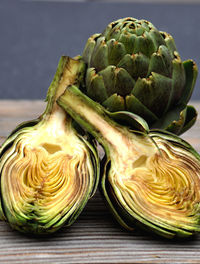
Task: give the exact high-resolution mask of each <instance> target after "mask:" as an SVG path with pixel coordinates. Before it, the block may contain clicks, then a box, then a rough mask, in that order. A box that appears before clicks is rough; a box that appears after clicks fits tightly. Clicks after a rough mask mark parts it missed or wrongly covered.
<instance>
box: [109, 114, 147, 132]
mask: <svg viewBox="0 0 200 264" xmlns="http://www.w3.org/2000/svg"><path fill="white" fill-rule="evenodd" d="M107 114H108V115H109V116H110V117H111V118H112V119H113V120H115V121H116V122H117V123H120V124H121V125H125V126H129V127H130V129H133V130H139V131H142V132H144V133H148V132H149V126H148V124H147V122H146V121H145V120H144V119H143V118H142V117H140V116H138V115H136V114H133V113H131V112H127V111H119V112H114V113H109V112H108V113H107Z"/></svg>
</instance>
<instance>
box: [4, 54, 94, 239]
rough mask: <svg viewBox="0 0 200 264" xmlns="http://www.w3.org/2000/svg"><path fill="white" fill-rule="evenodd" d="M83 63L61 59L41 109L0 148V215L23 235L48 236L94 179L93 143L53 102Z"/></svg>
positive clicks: (69, 216)
mask: <svg viewBox="0 0 200 264" xmlns="http://www.w3.org/2000/svg"><path fill="white" fill-rule="evenodd" d="M84 67H85V66H84V63H83V62H81V60H80V59H79V58H75V59H71V58H69V57H62V58H61V60H60V62H59V65H58V69H57V72H56V74H55V77H54V79H53V81H52V83H51V85H50V88H49V91H48V95H47V101H48V103H47V107H46V110H45V112H44V113H43V114H42V115H41V116H40V117H39V118H38V119H37V120H33V121H29V122H25V123H23V124H21V125H19V126H18V127H17V128H16V129H15V130H14V131H13V132H12V133H11V135H10V136H9V137H8V138H7V140H6V141H5V143H4V144H3V145H2V147H1V150H0V177H1V210H0V216H1V219H4V220H6V221H8V223H9V224H10V225H11V227H12V228H14V229H16V230H19V231H21V232H25V233H33V234H38V235H39V234H48V233H52V232H54V231H56V230H58V229H59V228H60V227H62V226H63V225H67V226H69V225H71V224H72V223H73V222H74V221H75V219H76V218H77V217H78V215H79V214H80V212H81V211H82V209H83V207H84V206H85V204H86V203H87V201H88V199H89V198H90V196H91V195H92V193H93V192H94V191H95V188H96V185H97V183H98V170H99V169H98V168H99V163H98V157H97V153H96V150H95V147H94V146H92V145H91V143H90V142H89V141H87V138H86V137H83V136H81V135H80V134H79V133H78V132H77V131H76V130H75V129H74V127H73V124H72V120H71V118H70V116H68V115H66V113H65V112H64V111H63V110H62V109H61V108H60V107H59V106H58V105H57V103H56V99H57V98H58V96H59V95H60V94H61V93H63V92H64V90H65V88H66V87H67V86H68V85H70V84H73V83H78V82H79V81H81V79H82V73H83V72H84Z"/></svg>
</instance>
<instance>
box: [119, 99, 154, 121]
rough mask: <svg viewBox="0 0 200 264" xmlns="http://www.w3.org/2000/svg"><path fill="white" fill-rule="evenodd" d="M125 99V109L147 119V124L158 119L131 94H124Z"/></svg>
mask: <svg viewBox="0 0 200 264" xmlns="http://www.w3.org/2000/svg"><path fill="white" fill-rule="evenodd" d="M125 100H126V109H127V111H128V112H132V113H135V114H136V115H139V116H141V117H142V118H144V119H145V120H146V121H148V124H149V125H151V124H152V123H154V122H155V121H158V117H157V116H156V115H155V114H154V113H152V112H151V111H150V110H149V109H148V108H147V107H146V106H145V105H143V104H142V103H141V102H140V101H139V100H138V98H137V97H135V96H134V95H133V94H131V95H128V96H126V98H125ZM116 111H117V109H116Z"/></svg>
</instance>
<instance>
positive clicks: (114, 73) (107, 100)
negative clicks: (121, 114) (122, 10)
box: [83, 17, 197, 134]
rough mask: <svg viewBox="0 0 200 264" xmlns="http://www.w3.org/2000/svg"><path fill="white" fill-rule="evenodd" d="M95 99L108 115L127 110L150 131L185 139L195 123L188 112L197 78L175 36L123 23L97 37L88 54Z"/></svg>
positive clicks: (90, 91)
mask: <svg viewBox="0 0 200 264" xmlns="http://www.w3.org/2000/svg"><path fill="white" fill-rule="evenodd" d="M83 60H84V61H85V62H86V63H87V64H88V70H87V75H86V89H85V90H83V91H84V93H86V94H87V95H88V96H89V97H90V98H92V99H93V100H96V101H97V102H99V103H101V104H102V105H103V106H104V107H105V108H106V109H108V110H109V111H112V112H115V111H121V110H126V111H129V112H132V113H135V114H138V115H139V116H141V117H143V118H144V119H145V120H146V121H147V123H148V125H149V126H150V127H151V128H163V129H166V130H168V131H171V132H173V133H175V134H181V133H183V132H185V131H186V130H187V129H189V128H190V127H191V126H192V125H193V124H194V122H195V121H196V116H197V112H196V110H195V109H194V107H192V106H187V103H188V101H189V99H190V97H191V94H192V91H193V88H194V85H195V81H196V78H197V66H196V64H195V62H194V61H192V60H187V61H184V62H182V61H181V58H180V56H179V54H178V52H177V49H176V46H175V43H174V40H173V38H172V36H171V35H170V34H168V33H166V32H161V31H159V30H157V29H156V28H155V27H154V25H153V24H152V23H150V22H149V21H146V20H137V19H135V18H131V17H128V18H123V19H119V20H117V21H114V22H112V23H110V24H109V25H108V26H107V27H106V29H105V30H104V31H103V33H102V34H94V35H92V36H91V37H90V38H89V39H88V41H87V44H86V46H85V49H84V51H83Z"/></svg>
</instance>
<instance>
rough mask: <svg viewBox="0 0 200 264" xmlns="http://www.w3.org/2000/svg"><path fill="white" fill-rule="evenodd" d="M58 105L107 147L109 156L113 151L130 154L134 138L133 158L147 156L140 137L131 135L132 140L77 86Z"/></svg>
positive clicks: (123, 129) (69, 90) (71, 88)
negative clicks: (131, 142)
mask: <svg viewBox="0 0 200 264" xmlns="http://www.w3.org/2000/svg"><path fill="white" fill-rule="evenodd" d="M57 103H58V104H59V105H60V106H61V107H62V108H63V109H64V110H65V111H66V112H67V113H68V114H70V115H71V116H72V118H73V119H75V120H76V121H77V122H78V123H79V124H80V125H81V126H82V127H83V128H84V129H86V130H87V131H88V132H90V133H91V134H92V135H93V136H94V137H95V138H96V139H97V140H98V141H99V143H101V144H102V145H103V146H104V147H105V151H106V152H107V155H108V154H110V151H112V150H114V152H115V153H116V152H117V153H118V154H120V155H123V153H128V152H130V141H131V140H133V138H134V141H135V144H134V146H132V147H131V148H132V149H131V151H132V154H133V156H135V157H138V156H142V155H145V154H146V150H145V149H144V147H143V144H141V142H140V140H139V136H137V135H135V134H131V138H130V133H128V130H127V129H126V128H125V127H121V126H120V125H119V124H117V123H115V122H114V121H113V120H111V119H110V118H109V117H108V116H107V114H106V112H105V110H104V109H103V107H102V106H100V105H99V104H98V103H96V102H94V101H92V100H91V99H90V98H88V97H87V96H85V95H84V94H83V93H81V92H80V90H79V89H78V88H77V87H76V86H69V87H68V88H67V89H66V90H65V93H64V94H63V95H62V96H61V97H60V98H59V99H58V100H57ZM119 146H120V148H119ZM119 152H120V153H119ZM112 153H113V152H112ZM124 158H125V157H124Z"/></svg>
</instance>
